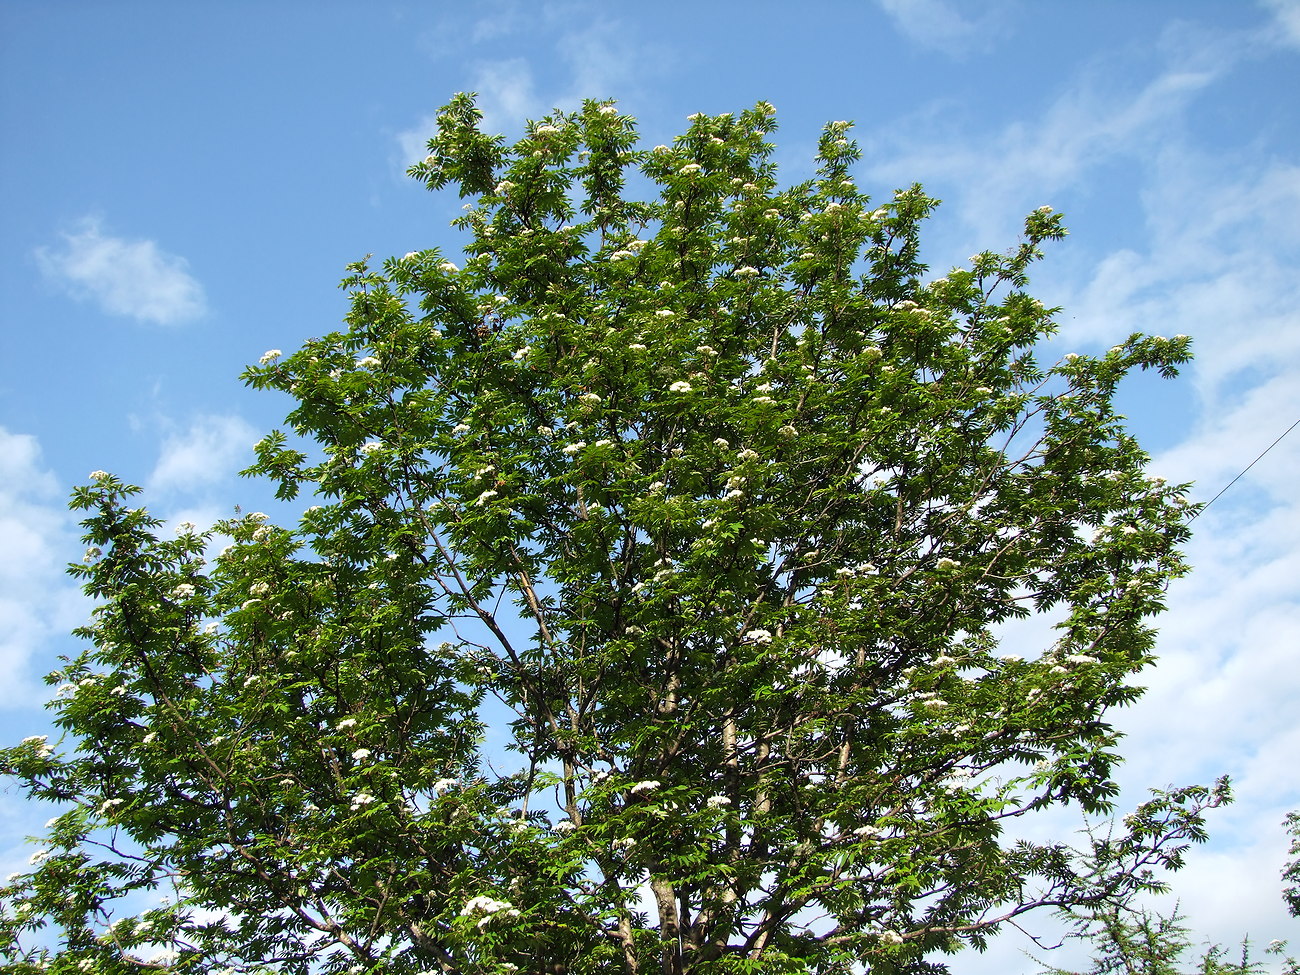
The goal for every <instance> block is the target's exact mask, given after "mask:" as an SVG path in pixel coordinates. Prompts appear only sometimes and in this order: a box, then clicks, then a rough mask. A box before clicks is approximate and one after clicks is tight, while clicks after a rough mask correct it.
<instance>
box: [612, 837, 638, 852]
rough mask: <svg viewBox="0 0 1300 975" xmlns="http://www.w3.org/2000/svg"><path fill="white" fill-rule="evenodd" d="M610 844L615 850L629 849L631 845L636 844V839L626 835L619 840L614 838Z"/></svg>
mask: <svg viewBox="0 0 1300 975" xmlns="http://www.w3.org/2000/svg"><path fill="white" fill-rule="evenodd" d="M610 846H612V847H613V848H614V849H616V850H630V849H632V847H634V846H636V840H634V839H632V837H630V836H626V837H624V838H623V839H621V840H615V841H614V842H613V843H611V844H610Z"/></svg>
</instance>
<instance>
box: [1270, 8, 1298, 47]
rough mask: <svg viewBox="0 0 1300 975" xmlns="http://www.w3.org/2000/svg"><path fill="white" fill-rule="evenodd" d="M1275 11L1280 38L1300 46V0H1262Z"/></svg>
mask: <svg viewBox="0 0 1300 975" xmlns="http://www.w3.org/2000/svg"><path fill="white" fill-rule="evenodd" d="M1262 5H1263V6H1264V8H1265V9H1266V10H1270V11H1272V13H1273V26H1274V28H1276V30H1277V33H1278V39H1279V40H1280V41H1281V42H1282V43H1283V44H1286V45H1289V46H1290V47H1296V48H1300V0H1262Z"/></svg>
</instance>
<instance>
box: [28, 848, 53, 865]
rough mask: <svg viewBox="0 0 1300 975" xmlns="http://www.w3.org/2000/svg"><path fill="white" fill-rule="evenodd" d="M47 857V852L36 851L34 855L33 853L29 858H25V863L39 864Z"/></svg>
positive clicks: (48, 853)
mask: <svg viewBox="0 0 1300 975" xmlns="http://www.w3.org/2000/svg"><path fill="white" fill-rule="evenodd" d="M49 855H50V851H49V850H45V849H40V850H37V851H36V852H35V853H33V854H32V855H31V856H29V857H28V858H27V862H28V863H33V864H34V863H40V862H41V861H42V860H44V859H45V858H46V857H47V856H49Z"/></svg>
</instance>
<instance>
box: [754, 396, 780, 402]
mask: <svg viewBox="0 0 1300 975" xmlns="http://www.w3.org/2000/svg"><path fill="white" fill-rule="evenodd" d="M753 402H755V403H774V402H776V401H775V400H774V399H772V397H770V396H755V397H754V399H753Z"/></svg>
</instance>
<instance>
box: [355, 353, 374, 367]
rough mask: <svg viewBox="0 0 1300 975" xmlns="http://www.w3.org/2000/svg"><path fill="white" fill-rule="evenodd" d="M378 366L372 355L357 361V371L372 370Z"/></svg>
mask: <svg viewBox="0 0 1300 975" xmlns="http://www.w3.org/2000/svg"><path fill="white" fill-rule="evenodd" d="M378 365H379V360H378V359H376V358H375V357H374V356H372V355H368V356H363V357H362V358H360V359H358V360H357V368H358V369H373V368H375V367H376V366H378Z"/></svg>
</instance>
